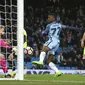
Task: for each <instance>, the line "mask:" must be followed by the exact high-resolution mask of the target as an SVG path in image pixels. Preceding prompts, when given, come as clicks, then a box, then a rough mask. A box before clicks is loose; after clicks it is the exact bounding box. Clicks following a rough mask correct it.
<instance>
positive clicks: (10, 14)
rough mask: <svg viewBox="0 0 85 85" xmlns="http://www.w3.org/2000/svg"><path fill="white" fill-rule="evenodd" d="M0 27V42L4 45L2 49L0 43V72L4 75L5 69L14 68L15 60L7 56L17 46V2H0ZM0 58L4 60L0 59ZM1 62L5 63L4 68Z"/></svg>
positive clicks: (13, 0) (7, 0) (4, 0)
mask: <svg viewBox="0 0 85 85" xmlns="http://www.w3.org/2000/svg"><path fill="white" fill-rule="evenodd" d="M0 26H4V33H0V40H3V41H4V42H5V44H6V46H5V47H3V46H2V44H1V41H0V71H2V73H6V71H5V72H4V70H6V69H5V68H7V69H13V67H16V65H13V64H14V63H15V62H14V61H15V60H16V59H12V56H11V57H10V58H9V55H10V54H11V53H12V47H14V46H17V0H2V1H1V2H0ZM0 29H1V28H0ZM1 57H2V58H3V57H4V58H5V59H1ZM2 60H3V61H6V66H5V62H3V61H2ZM11 61H12V62H11ZM13 62H14V63H13ZM15 64H16V63H15ZM2 68H3V69H4V70H3V69H2ZM2 73H1V74H2Z"/></svg>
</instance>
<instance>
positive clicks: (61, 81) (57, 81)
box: [23, 80, 85, 83]
mask: <svg viewBox="0 0 85 85" xmlns="http://www.w3.org/2000/svg"><path fill="white" fill-rule="evenodd" d="M23 81H26V82H56V83H59V82H60V83H85V81H64V80H23Z"/></svg>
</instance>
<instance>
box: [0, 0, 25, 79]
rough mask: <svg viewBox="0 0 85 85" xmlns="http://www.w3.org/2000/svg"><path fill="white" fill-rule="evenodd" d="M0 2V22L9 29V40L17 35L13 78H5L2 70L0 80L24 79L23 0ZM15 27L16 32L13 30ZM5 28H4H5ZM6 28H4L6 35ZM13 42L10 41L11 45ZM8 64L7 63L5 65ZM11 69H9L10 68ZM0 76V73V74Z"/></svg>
mask: <svg viewBox="0 0 85 85" xmlns="http://www.w3.org/2000/svg"><path fill="white" fill-rule="evenodd" d="M2 2H3V3H2V4H1V3H0V24H3V25H5V27H6V28H9V30H10V36H11V40H13V38H14V37H15V36H17V38H16V40H13V41H16V42H17V63H16V64H17V66H16V76H15V77H14V78H5V77H4V74H5V73H4V72H3V71H1V70H2V69H0V72H1V73H2V76H3V77H1V78H0V80H24V54H23V41H24V37H23V32H24V0H3V1H2ZM15 29H16V32H14V30H15ZM5 30H6V29H5ZM7 33H9V32H8V30H6V37H7V36H8V35H7ZM13 46H14V43H12V47H13ZM1 50H2V49H1V47H0V52H1ZM5 54H6V56H5V57H6V61H8V59H7V54H8V52H7V49H6V53H5ZM6 66H8V65H6ZM10 71H11V69H10ZM0 76H1V74H0Z"/></svg>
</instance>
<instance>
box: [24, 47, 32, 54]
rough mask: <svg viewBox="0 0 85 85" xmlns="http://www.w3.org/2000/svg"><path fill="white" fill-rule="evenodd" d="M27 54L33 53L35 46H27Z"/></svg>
mask: <svg viewBox="0 0 85 85" xmlns="http://www.w3.org/2000/svg"><path fill="white" fill-rule="evenodd" d="M26 54H27V55H33V48H32V47H29V46H28V47H26Z"/></svg>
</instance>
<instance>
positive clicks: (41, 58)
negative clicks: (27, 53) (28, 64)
mask: <svg viewBox="0 0 85 85" xmlns="http://www.w3.org/2000/svg"><path fill="white" fill-rule="evenodd" d="M51 43H52V40H51V39H49V40H48V41H47V42H46V43H45V44H44V45H43V48H42V51H41V53H40V57H39V58H40V59H39V61H33V62H32V63H33V64H40V65H43V61H44V58H45V56H46V53H47V52H48V51H49V50H50V47H49V44H51Z"/></svg>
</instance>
